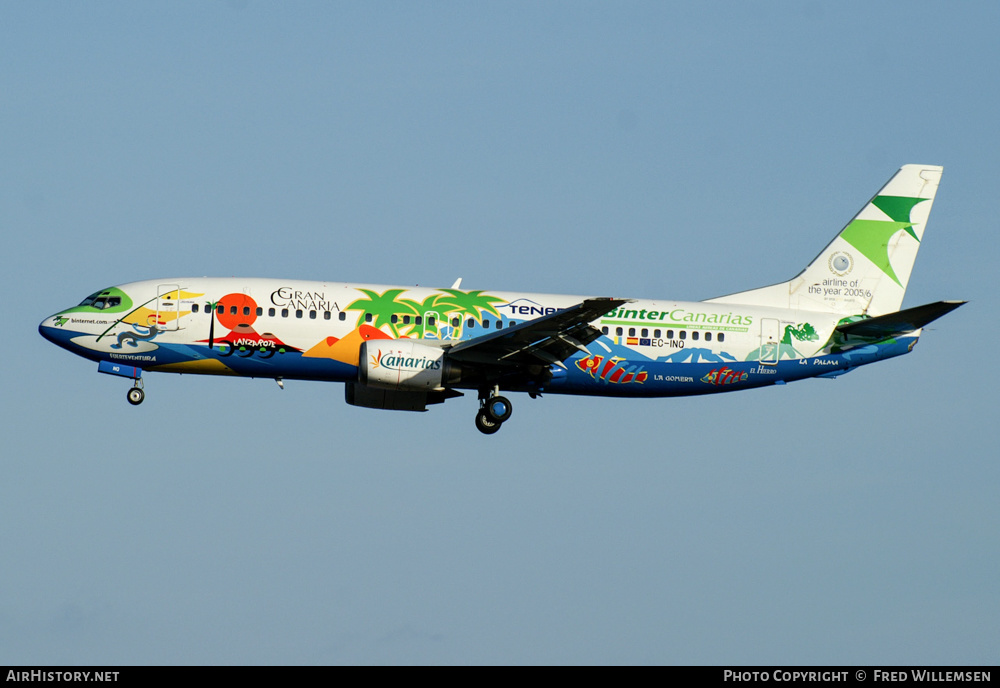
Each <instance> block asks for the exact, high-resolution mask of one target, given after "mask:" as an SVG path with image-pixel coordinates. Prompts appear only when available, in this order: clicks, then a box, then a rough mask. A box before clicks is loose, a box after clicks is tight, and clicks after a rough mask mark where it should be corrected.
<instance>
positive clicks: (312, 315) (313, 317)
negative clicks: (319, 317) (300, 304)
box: [309, 311, 316, 320]
mask: <svg viewBox="0 0 1000 688" xmlns="http://www.w3.org/2000/svg"><path fill="white" fill-rule="evenodd" d="M309 319H310V320H315V319H316V311H309Z"/></svg>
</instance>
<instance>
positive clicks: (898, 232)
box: [708, 165, 944, 316]
mask: <svg viewBox="0 0 1000 688" xmlns="http://www.w3.org/2000/svg"><path fill="white" fill-rule="evenodd" d="M943 170H944V168H942V167H938V166H936V165H904V166H903V167H902V168H900V170H899V171H898V172H897V173H896V174H895V175H894V176H893V177H892V179H890V180H889V181H888V183H886V185H885V186H883V187H882V189H881V190H880V191H879V192H878V193H877V194H875V196H874V198H872V199H871V200H870V201H869V202H868V203H867V204H866V205H865V207H864V208H862V209H861V211H860V212H859V213H858V214H857V215H855V216H854V219H853V220H851V221H850V223H848V225H847V226H846V227H844V229H843V230H842V231H841V232H840V234H838V235H837V236H836V238H835V239H834V240H833V241H831V242H830V244H829V245H828V246H827V247H826V248H825V249H823V251H822V252H821V253H820V254H819V255H818V256H816V259H815V260H813V262H812V263H810V264H809V265H808V266H807V267H806V269H805V270H803V271H802V272H800V273H799V274H798V275H797V276H796V277H794V278H793V279H791V280H789V281H788V282H783V283H781V284H774V285H771V286H769V287H762V288H760V289H753V290H751V291H744V292H740V293H738V294H729V295H727V296H720V297H718V298H714V299H708V302H709V303H738V304H747V305H752V306H775V307H779V308H798V309H803V310H813V311H832V312H834V313H844V314H845V315H851V314H858V313H867V314H868V315H872V316H877V315H884V314H886V313H894V312H895V311H898V310H899V308H900V306H901V305H902V303H903V295H904V294H905V293H906V285H907V283H908V282H909V280H910V272H911V270H912V269H913V261H914V260H915V259H916V257H917V250H918V249H919V248H920V241H921V239H922V238H923V235H924V227H925V226H926V225H927V217H928V216H929V215H930V212H931V205H932V204H933V203H934V194H935V193H937V187H938V183H939V182H940V180H941V173H942V171H943Z"/></svg>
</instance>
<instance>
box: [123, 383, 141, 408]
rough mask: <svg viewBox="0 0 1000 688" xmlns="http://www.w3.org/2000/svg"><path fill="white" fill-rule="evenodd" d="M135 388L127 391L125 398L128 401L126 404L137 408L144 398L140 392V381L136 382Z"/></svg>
mask: <svg viewBox="0 0 1000 688" xmlns="http://www.w3.org/2000/svg"><path fill="white" fill-rule="evenodd" d="M135 383H136V384H135V386H134V387H132V388H131V389H129V391H128V392H127V393H126V394H125V398H126V399H128V403H130V404H132V405H133V406H138V405H139V404H141V403H142V400H143V399H145V398H146V393H145V392H144V391H142V381H141V380H136V381H135Z"/></svg>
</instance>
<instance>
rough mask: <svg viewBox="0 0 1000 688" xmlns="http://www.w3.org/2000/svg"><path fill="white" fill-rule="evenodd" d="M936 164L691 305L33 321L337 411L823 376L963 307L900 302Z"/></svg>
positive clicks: (215, 312)
mask: <svg viewBox="0 0 1000 688" xmlns="http://www.w3.org/2000/svg"><path fill="white" fill-rule="evenodd" d="M941 173H942V168H941V167H937V166H933V165H906V166H904V167H902V168H901V169H900V170H899V171H898V172H897V173H896V174H895V175H894V176H893V177H892V179H890V180H889V182H888V183H887V184H886V185H885V186H884V187H882V189H881V190H880V191H879V192H878V194H876V195H875V197H874V198H872V199H871V201H869V202H868V203H867V204H866V205H865V206H864V207H863V208H862V209H861V212H859V213H858V214H857V215H856V216H855V217H854V219H852V220H851V221H850V222H849V223H848V225H847V226H846V227H845V228H844V229H843V230H842V231H841V232H840V233H839V234H838V235H837V236H836V237H835V238H834V240H833V241H832V242H830V244H829V245H828V246H827V247H826V248H825V249H823V250H822V251H821V252H820V254H819V256H817V257H816V259H815V260H813V262H812V263H810V264H809V265H808V266H807V267H806V268H805V269H804V270H803V271H802V272H801V273H799V274H798V275H797V276H796V277H794V278H793V279H791V280H789V281H787V282H782V283H780V284H774V285H772V286H769V287H763V288H760V289H753V290H751V291H745V292H740V293H737V294H730V295H728V296H721V297H717V298H713V299H708V300H705V301H696V302H678V301H649V300H631V299H621V298H607V297H579V296H557V295H553V294H523V293H507V292H484V291H478V290H477V291H464V290H462V289H461V288H460V287H461V280H458V281H457V282H455V284H453V285H452V286H451V287H450V288H448V289H427V288H419V287H393V286H384V285H368V284H345V283H335V282H306V281H294V280H275V279H240V278H171V279H160V280H149V281H144V282H133V283H131V284H123V285H120V286H116V287H109V288H107V289H102V290H101V291H98V292H95V293H94V294H92V295H90V296H88V297H87V298H85V299H84V300H83V301H82V302H81V303H80V305H78V306H75V307H73V308H69V309H66V310H63V311H60V312H59V313H57V314H55V315H53V316H51V317H48V318H46V319H45V320H43V321H42V323H41V324H40V325H39V328H38V329H39V332H40V333H41V334H42V336H43V337H45V338H46V339H48V340H49V341H51V342H53V343H55V344H57V345H59V346H61V347H63V348H65V349H68V350H69V351H72V352H73V353H75V354H77V355H79V356H82V357H84V358H88V359H90V360H92V361H96V362H97V363H98V368H97V369H98V372H101V373H109V374H112V375H119V376H122V377H127V378H131V379H132V380H133V386H132V387H131V388H130V389H129V391H128V400H129V402H131V403H132V404H139V403H141V402H142V400H143V398H144V393H143V380H142V373H143V371H155V372H171V373H199V374H207V375H239V376H244V377H262V378H273V379H274V380H276V381H277V382H278V384H279V385H280V386H282V387H283V386H284V380H325V381H330V382H343V383H345V391H346V394H345V397H346V400H347V403H348V404H353V405H355V406H364V407H368V408H377V409H395V410H405V411H425V410H426V408H427V406H428V405H429V404H437V403H441V402H443V401H445V400H447V399H450V398H452V397H458V396H462V393H461V392H460V391H458V390H462V389H465V390H476V391H477V392H478V396H479V409H478V411H477V413H476V427H477V428H478V429H479V430H480V431H481V432H483V433H486V434H492V433H494V432H496V431H497V430H499V429H500V426H501V425H502V424H503V423H504V422H506V421H507V419H508V418H510V415H511V409H512V405H511V402H510V401H509V400H508V399H507V398H505V397H503V396H501V392H527V393H528V394H529V395H530V396H531V397H532V398H534V397H537V396H539V395H540V394H541V393H542V392H548V393H552V394H589V395H599V396H611V397H670V396H686V395H691V394H708V393H713V392H729V391H735V390H739V389H749V388H751V387H762V386H765V385H775V384H778V385H780V384H785V383H786V382H791V381H793V380H801V379H804V378H810V377H827V378H829V377H836V376H838V375H841V374H843V373H846V372H848V371H850V370H853V369H854V368H857V367H858V366H861V365H865V364H868V363H874V362H876V361H881V360H884V359H887V358H892V357H894V356H899V355H901V354H905V353H908V352H909V351H910V350H912V349H913V346H914V344H916V342H917V338H918V337H919V336H920V332H921V328H922V327H924V326H925V325H927V324H928V323H930V322H932V321H933V320H935V319H937V318H939V317H941V316H942V315H944V314H946V313H948V312H949V311H951V310H953V309H955V308H958V307H959V306H961V305H962V304H963V303H965V302H964V301H939V302H936V303H931V304H927V305H924V306H917V307H916V308H908V309H905V310H900V306H901V305H902V302H903V294H904V293H905V291H906V285H907V282H908V281H909V278H910V272H911V269H912V267H913V262H914V259H915V258H916V255H917V249H919V248H920V241H921V238H922V237H923V233H924V228H925V226H926V224H927V217H928V215H929V214H930V210H931V205H932V203H933V202H934V194H935V192H936V191H937V187H938V182H939V181H940V179H941Z"/></svg>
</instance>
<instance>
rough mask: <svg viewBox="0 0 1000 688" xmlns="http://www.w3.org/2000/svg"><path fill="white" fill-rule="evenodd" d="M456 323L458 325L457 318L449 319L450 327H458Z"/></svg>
mask: <svg viewBox="0 0 1000 688" xmlns="http://www.w3.org/2000/svg"><path fill="white" fill-rule="evenodd" d="M458 323H459V319H458V318H452V319H451V326H452V327H458Z"/></svg>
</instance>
